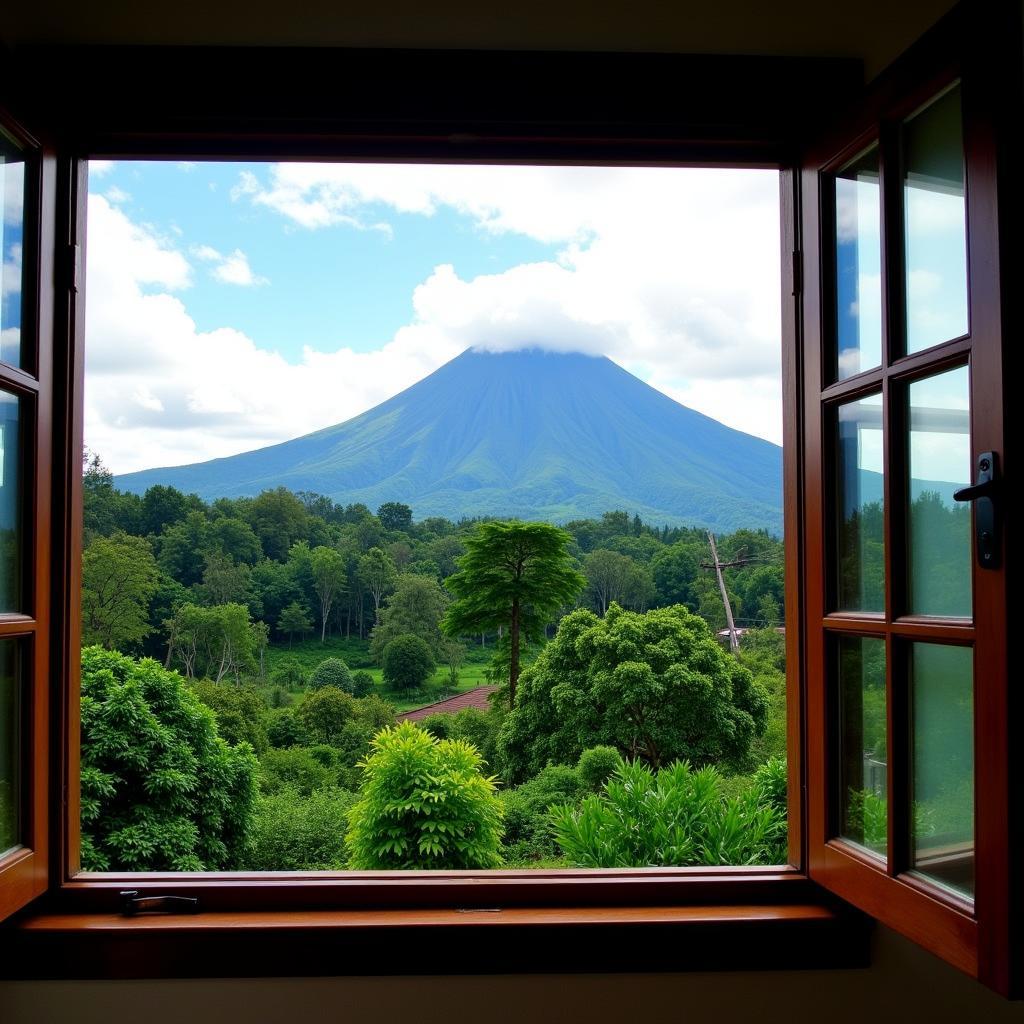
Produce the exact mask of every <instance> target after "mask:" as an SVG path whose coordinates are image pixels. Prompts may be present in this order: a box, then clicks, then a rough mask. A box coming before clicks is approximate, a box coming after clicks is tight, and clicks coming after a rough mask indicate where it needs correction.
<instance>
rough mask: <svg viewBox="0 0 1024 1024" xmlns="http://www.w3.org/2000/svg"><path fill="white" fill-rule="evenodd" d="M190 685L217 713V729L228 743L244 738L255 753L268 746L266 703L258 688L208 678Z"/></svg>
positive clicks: (261, 751) (238, 741)
mask: <svg viewBox="0 0 1024 1024" xmlns="http://www.w3.org/2000/svg"><path fill="white" fill-rule="evenodd" d="M191 685H192V689H193V690H194V691H195V693H196V696H197V697H198V698H199V699H200V700H201V701H202V702H203V703H204V704H205V705H206V706H207V707H208V708H211V709H212V710H213V711H214V713H215V714H216V715H217V731H218V732H219V733H220V735H221V736H222V737H223V738H224V739H226V740H227V741H228V743H231V744H238V743H241V742H243V741H244V742H246V743H248V744H249V745H250V746H251V747H252V749H253V750H255V751H256V753H257V754H262V753H263V751H264V750H266V749H267V747H268V746H269V745H270V743H269V740H268V739H267V727H266V721H265V720H266V715H267V702H266V701H265V700H264V699H263V695H262V694H261V693H260V692H259V690H257V689H255V688H253V687H251V686H234V685H233V684H231V683H223V682H221V683H214V682H211V681H210V680H209V679H203V680H200V681H198V682H193V683H192V684H191Z"/></svg>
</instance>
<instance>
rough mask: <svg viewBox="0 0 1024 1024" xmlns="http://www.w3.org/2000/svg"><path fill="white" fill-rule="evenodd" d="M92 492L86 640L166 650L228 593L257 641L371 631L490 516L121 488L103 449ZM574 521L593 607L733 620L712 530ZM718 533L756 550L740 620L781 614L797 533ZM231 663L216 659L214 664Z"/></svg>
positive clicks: (736, 546)
mask: <svg viewBox="0 0 1024 1024" xmlns="http://www.w3.org/2000/svg"><path fill="white" fill-rule="evenodd" d="M84 495H85V500H84V523H83V525H84V542H85V587H84V593H83V633H84V639H85V640H86V641H88V642H93V643H97V642H98V643H101V644H103V645H104V646H107V647H112V648H117V649H120V650H123V651H126V652H128V653H146V654H150V655H153V656H156V657H159V658H160V659H161V660H164V658H165V657H166V655H167V651H168V645H169V643H170V644H171V645H173V636H171V635H169V634H170V633H172V632H173V627H172V625H170V624H171V623H173V621H174V614H175V611H176V610H177V609H180V608H181V607H183V606H190V607H199V608H210V609H215V608H219V609H222V611H221V613H220V614H221V615H222V616H227V618H230V615H231V613H230V612H228V611H225V610H224V609H226V608H227V606H231V607H233V608H239V606H241V607H243V608H245V609H247V611H248V616H245V615H244V614H242V616H241V617H242V618H243V619H244V618H249V619H250V620H251V622H252V623H254V624H256V625H257V626H259V624H260V623H262V624H263V626H260V627H259V630H258V635H257V636H256V639H255V641H254V643H255V644H256V647H257V648H258V647H259V646H260V644H261V643H267V642H270V643H275V642H287V641H288V640H290V639H292V638H295V637H296V636H301V635H303V634H313V635H316V636H320V635H327V636H330V635H341V636H346V637H358V638H368V637H369V636H370V634H371V632H372V629H373V627H374V625H375V623H376V622H377V619H378V616H379V615H380V613H381V611H382V606H383V607H386V605H387V598H388V596H389V595H390V594H391V593H392V592H393V591H394V590H395V587H396V585H397V582H398V580H399V578H400V577H401V576H403V575H413V576H420V577H427V578H429V579H430V580H433V581H435V582H436V583H437V584H439V585H441V584H443V582H444V580H445V579H446V578H447V577H448V576H450V575H451V574H452V573H454V572H455V571H456V568H457V561H458V558H459V556H460V555H461V554H462V553H463V551H464V545H463V539H464V537H465V536H466V535H467V534H468V532H469V531H471V530H472V528H473V526H474V524H475V523H476V522H477V520H467V519H463V520H460V521H458V522H453V521H451V520H449V519H444V518H440V517H431V518H427V519H421V520H416V519H414V510H413V509H412V508H410V507H409V506H408V505H405V504H402V503H400V502H387V503H385V504H383V505H381V506H380V508H378V509H377V510H376V511H372V510H371V509H369V508H367V507H366V506H365V505H361V504H352V505H339V504H337V503H336V502H334V501H332V500H331V499H330V498H327V497H324V496H323V495H319V494H313V493H310V492H305V491H302V492H298V493H293V492H292V491H289V490H288V489H287V488H284V487H279V488H277V489H275V490H268V491H264V492H263V493H262V494H260V495H259V496H258V497H254V498H230V499H229V498H220V499H217V500H215V501H213V502H210V503H207V502H204V501H203V500H202V499H200V498H199V497H197V496H196V495H194V494H183V493H181V492H180V491H178V490H176V489H175V488H173V487H166V486H162V485H157V486H154V487H151V488H150V489H149V490H148V491H146V493H145V494H143V495H141V496H140V495H136V494H130V493H126V492H123V491H119V490H117V489H116V488H115V487H114V484H113V478H112V475H111V474H110V472H109V471H108V470H106V469H105V467H104V466H103V465H102V463H101V461H100V460H99V458H97V457H95V456H94V457H92V458H91V460H90V461H89V462H88V463H87V465H86V468H85V475H84ZM564 529H565V530H566V531H567V532H568V533H569V534H570V535H571V537H572V544H571V545H570V550H571V552H572V555H573V556H574V557H575V558H576V559H577V560H578V562H579V565H580V568H581V570H582V571H583V572H584V573H585V574H586V576H587V579H588V580H589V584H590V585H589V587H588V589H587V590H586V591H585V593H584V594H583V595H582V597H581V598H580V602H581V604H582V605H583V606H585V607H590V608H592V609H594V610H595V611H597V612H598V613H599V614H603V613H604V611H605V610H606V609H607V607H608V606H609V604H611V602H613V601H614V602H617V603H618V604H619V605H621V606H623V607H625V608H627V609H633V610H637V611H644V610H647V609H650V608H655V607H662V606H667V605H672V604H684V605H686V606H687V607H688V608H689V609H690V610H692V611H695V612H697V613H698V614H700V615H701V616H703V617H704V618H705V619H706V620H707V621H708V622H709V623H710V625H711V626H712V627H713V628H714V629H721V628H723V627H724V625H725V615H724V609H723V605H722V600H721V596H720V594H719V590H718V584H717V581H716V579H715V574H714V572H713V571H709V570H708V569H707V568H705V567H702V563H707V562H708V561H709V560H710V558H711V553H710V549H709V545H708V538H707V534H706V532H705V531H704V530H703V529H699V528H681V527H669V526H659V525H656V524H651V523H646V522H644V521H642V520H641V519H640V517H639V516H636V515H630V514H629V513H628V512H626V511H611V512H606V513H605V514H604V515H603V516H602V517H601V518H600V519H583V520H577V521H574V522H570V523H566V524H564ZM717 543H718V552H719V557H720V558H721V559H722V560H723V561H736V560H740V559H742V560H744V564H743V565H741V566H738V567H734V568H730V569H727V570H726V571H725V578H726V584H727V588H728V591H729V594H730V599H731V603H732V606H733V613H734V615H735V616H736V619H737V623H738V624H739V625H749V626H777V625H781V624H782V622H783V607H784V600H783V591H784V579H783V568H782V565H783V558H782V543H781V541H780V540H779V539H778V538H777V537H774V536H771V535H770V534H768V533H767V532H766V531H764V530H759V531H751V530H737V531H736V532H734V533H731V534H725V535H721V536H719V537H717ZM133 595H134V597H133ZM569 610H570V609H566V611H569ZM239 612H240V608H239ZM239 625H241V623H239ZM478 639H479V640H481V641H482V642H485V643H486V642H489V640H490V639H491V638H489V637H483V638H478ZM252 653H253V654H257V653H258V652H257V651H253V652H252ZM197 656H198V657H203V655H202V653H200V654H198V655H197ZM206 657H207V658H212V657H214V656H213V655H211V654H207V656H206ZM216 657H218V658H219V657H220V655H219V654H218V655H217V656H216ZM219 671H225V669H224V668H223V666H221V665H219V664H218V665H206V666H205V673H206V674H211V673H212V674H213V676H214V677H216V676H217V674H218V672H219ZM226 671H230V666H228V667H227V669H226Z"/></svg>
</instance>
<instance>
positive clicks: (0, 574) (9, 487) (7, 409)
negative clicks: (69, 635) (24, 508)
mask: <svg viewBox="0 0 1024 1024" xmlns="http://www.w3.org/2000/svg"><path fill="white" fill-rule="evenodd" d="M18 404H19V403H18V399H17V398H16V397H15V396H14V395H12V394H9V393H8V392H6V391H0V612H20V611H21V494H20V482H21V481H20V479H19V477H20V468H21V467H20V460H19V458H18V448H19V446H18Z"/></svg>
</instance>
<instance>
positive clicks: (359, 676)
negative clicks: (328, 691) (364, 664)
mask: <svg viewBox="0 0 1024 1024" xmlns="http://www.w3.org/2000/svg"><path fill="white" fill-rule="evenodd" d="M373 690H374V682H373V676H371V675H370V673H369V672H365V671H362V670H360V671H359V672H354V673H353V674H352V696H353V697H367V696H369V695H370V694H371V693H373Z"/></svg>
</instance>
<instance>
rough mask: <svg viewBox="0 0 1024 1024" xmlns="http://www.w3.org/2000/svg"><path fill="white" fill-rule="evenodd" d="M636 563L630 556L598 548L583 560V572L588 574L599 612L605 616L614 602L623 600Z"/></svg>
mask: <svg viewBox="0 0 1024 1024" xmlns="http://www.w3.org/2000/svg"><path fill="white" fill-rule="evenodd" d="M635 569H636V563H635V562H634V561H633V559H632V558H630V557H629V556H628V555H620V554H619V552H618V551H608V550H607V549H606V548H598V550H597V551H591V552H590V554H589V555H587V557H586V558H585V559H583V571H584V572H585V573H586V574H587V580H588V581H589V583H590V589H591V591H592V592H593V595H594V600H595V602H596V604H597V609H598V612H599V613H600V614H601V615H604V613H605V612H606V611H608V606H609V605H610V604H611V603H612V601H618V602H619V603H620V604H621V603H622V599H623V597H624V596H625V594H626V591H627V589H628V588H629V585H630V583H631V581H632V579H633V573H634V571H635Z"/></svg>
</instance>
